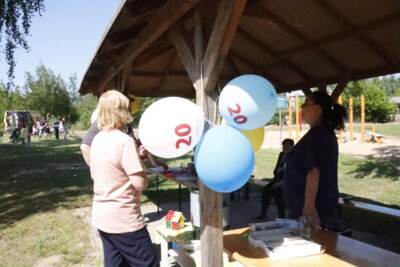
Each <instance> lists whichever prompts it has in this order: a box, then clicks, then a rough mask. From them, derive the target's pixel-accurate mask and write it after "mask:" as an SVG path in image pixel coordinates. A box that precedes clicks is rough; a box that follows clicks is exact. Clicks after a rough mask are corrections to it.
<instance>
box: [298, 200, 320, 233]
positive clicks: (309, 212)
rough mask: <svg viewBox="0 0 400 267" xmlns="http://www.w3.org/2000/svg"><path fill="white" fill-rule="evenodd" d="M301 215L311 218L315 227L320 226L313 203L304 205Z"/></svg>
mask: <svg viewBox="0 0 400 267" xmlns="http://www.w3.org/2000/svg"><path fill="white" fill-rule="evenodd" d="M302 215H303V216H305V217H309V218H311V223H312V225H313V226H314V227H315V228H317V229H320V228H321V226H320V223H321V220H320V219H319V214H318V211H317V209H316V208H315V205H304V207H303V214H302Z"/></svg>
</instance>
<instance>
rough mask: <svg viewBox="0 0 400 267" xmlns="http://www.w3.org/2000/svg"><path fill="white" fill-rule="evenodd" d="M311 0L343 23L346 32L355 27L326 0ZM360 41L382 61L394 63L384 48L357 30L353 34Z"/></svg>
mask: <svg viewBox="0 0 400 267" xmlns="http://www.w3.org/2000/svg"><path fill="white" fill-rule="evenodd" d="M313 2H314V3H315V4H316V5H317V6H319V7H320V8H321V9H322V10H324V11H325V12H326V13H328V14H329V15H330V16H331V17H332V18H333V19H334V20H336V21H338V22H339V23H341V24H342V25H343V27H344V28H345V29H346V31H348V32H353V30H352V29H354V28H356V26H355V25H353V24H352V23H351V22H350V21H349V20H348V19H347V18H346V17H345V16H343V15H342V14H341V13H340V12H339V11H337V10H336V9H335V8H334V7H333V6H332V5H331V4H329V3H328V2H326V1H325V0H313ZM354 36H355V37H357V38H358V39H359V40H360V41H362V42H363V43H364V44H365V45H367V46H368V47H369V48H370V49H371V50H373V51H374V52H375V53H376V54H377V55H378V56H379V57H380V58H381V59H383V61H385V62H386V63H388V64H394V63H395V61H394V60H393V59H392V58H391V56H390V55H389V54H388V53H386V51H385V50H383V49H382V47H380V46H379V45H378V44H376V43H375V42H374V41H373V40H372V39H371V38H369V37H368V36H367V35H366V34H364V33H363V32H357V34H355V35H354Z"/></svg>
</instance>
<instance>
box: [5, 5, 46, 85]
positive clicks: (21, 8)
mask: <svg viewBox="0 0 400 267" xmlns="http://www.w3.org/2000/svg"><path fill="white" fill-rule="evenodd" d="M43 2H44V0H2V1H0V49H1V50H2V51H3V53H4V54H5V59H6V62H7V64H8V71H7V74H8V83H7V90H9V89H10V87H11V86H12V85H13V82H12V81H13V79H14V68H15V65H16V62H15V60H14V52H15V49H16V48H18V47H23V48H24V49H25V50H26V51H28V50H29V46H28V43H27V42H26V40H25V37H26V36H28V35H29V30H30V27H31V21H32V18H33V16H34V15H35V13H39V15H41V12H42V11H44V4H43ZM21 26H22V29H20V27H21ZM2 36H5V39H6V40H5V48H3V46H2V41H3V40H2Z"/></svg>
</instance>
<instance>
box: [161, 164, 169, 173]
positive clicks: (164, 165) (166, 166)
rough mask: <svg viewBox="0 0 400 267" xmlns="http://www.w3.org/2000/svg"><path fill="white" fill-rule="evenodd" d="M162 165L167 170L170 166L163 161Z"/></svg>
mask: <svg viewBox="0 0 400 267" xmlns="http://www.w3.org/2000/svg"><path fill="white" fill-rule="evenodd" d="M161 167H162V168H163V170H164V171H167V170H168V168H169V167H168V165H167V164H165V163H161Z"/></svg>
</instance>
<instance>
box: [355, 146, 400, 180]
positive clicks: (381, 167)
mask: <svg viewBox="0 0 400 267" xmlns="http://www.w3.org/2000/svg"><path fill="white" fill-rule="evenodd" d="M376 150H381V151H380V153H381V155H382V156H381V157H373V156H367V157H365V158H364V159H362V160H358V161H357V162H356V163H354V162H351V163H348V165H354V164H356V168H355V169H354V170H352V171H350V172H349V173H350V174H353V175H354V177H355V178H357V179H363V178H365V177H367V176H368V177H372V178H380V177H385V178H390V179H391V180H393V181H398V180H399V179H400V167H399V166H400V157H399V155H400V148H398V147H386V148H376ZM396 153H397V154H396Z"/></svg>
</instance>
